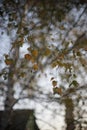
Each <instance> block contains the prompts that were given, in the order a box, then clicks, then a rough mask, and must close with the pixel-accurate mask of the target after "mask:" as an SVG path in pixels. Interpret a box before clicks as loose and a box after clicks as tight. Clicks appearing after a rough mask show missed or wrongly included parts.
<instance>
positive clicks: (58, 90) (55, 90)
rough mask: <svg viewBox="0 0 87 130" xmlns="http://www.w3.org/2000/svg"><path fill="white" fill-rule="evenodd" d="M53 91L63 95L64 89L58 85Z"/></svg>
mask: <svg viewBox="0 0 87 130" xmlns="http://www.w3.org/2000/svg"><path fill="white" fill-rule="evenodd" d="M53 92H54V94H59V95H61V94H62V89H61V88H58V87H54V88H53Z"/></svg>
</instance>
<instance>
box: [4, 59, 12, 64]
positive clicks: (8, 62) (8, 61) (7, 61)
mask: <svg viewBox="0 0 87 130" xmlns="http://www.w3.org/2000/svg"><path fill="white" fill-rule="evenodd" d="M5 63H6V65H11V64H12V63H13V60H12V59H5Z"/></svg>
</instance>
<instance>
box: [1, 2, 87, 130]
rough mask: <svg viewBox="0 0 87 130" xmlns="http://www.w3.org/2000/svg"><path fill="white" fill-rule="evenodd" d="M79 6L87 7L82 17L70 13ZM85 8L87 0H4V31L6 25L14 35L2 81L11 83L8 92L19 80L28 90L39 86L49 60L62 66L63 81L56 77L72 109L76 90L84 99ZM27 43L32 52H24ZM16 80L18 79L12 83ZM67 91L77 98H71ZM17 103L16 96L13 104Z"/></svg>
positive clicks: (86, 61) (55, 85) (86, 67)
mask: <svg viewBox="0 0 87 130" xmlns="http://www.w3.org/2000/svg"><path fill="white" fill-rule="evenodd" d="M73 8H74V9H75V10H77V11H79V10H80V9H81V8H82V9H83V10H82V11H80V15H79V16H78V18H77V20H76V19H75V17H76V16H74V14H72V13H70V12H72V11H73ZM69 13H70V15H69ZM84 14H85V15H86V14H87V1H86V0H84V1H82V0H80V1H79V0H74V1H73V0H61V1H60V0H44V1H42V0H38V1H37V0H31V1H29V0H2V2H1V3H0V20H1V25H0V27H1V29H2V33H1V34H2V35H4V33H3V30H4V31H5V32H6V33H7V35H8V36H9V37H10V39H11V46H10V51H9V54H5V55H4V56H3V57H4V62H5V67H4V68H3V69H2V70H1V72H0V76H1V81H3V80H2V79H3V78H4V80H6V83H7V87H8V86H9V85H10V86H11V87H8V91H7V92H8V94H7V96H8V95H9V94H10V95H11V97H12V96H13V91H12V90H11V89H13V86H14V83H16V82H18V83H19V84H20V86H21V87H22V90H23V91H24V90H25V89H31V88H32V91H33V90H35V89H36V88H35V86H34V79H35V78H36V74H37V73H38V72H39V73H42V72H44V70H45V68H46V67H48V66H49V68H51V69H54V68H57V69H58V70H59V73H58V75H59V76H60V79H61V84H58V83H57V82H58V81H57V80H56V79H55V77H52V78H51V82H52V86H53V93H54V94H58V95H59V96H60V98H61V99H63V98H64V99H65V100H63V101H64V104H65V106H66V108H67V110H68V108H69V107H70V109H71V107H72V105H73V100H74V99H73V95H75V96H76V98H77V97H78V96H77V95H79V98H78V99H79V100H80V99H82V97H81V96H80V94H78V90H80V88H79V87H80V84H79V83H78V80H77V79H78V77H79V75H80V76H81V78H82V80H84V77H85V74H84V75H83V73H84V72H85V73H87V54H86V51H87V44H86V43H87V37H86V33H87V32H86V31H87V30H85V29H82V26H84V27H86V24H87V23H86V22H87V21H85V22H84V19H83V20H81V18H82V17H85V15H84ZM86 16H87V15H86ZM78 26H79V29H78ZM78 30H80V31H78ZM14 31H15V34H14ZM70 33H71V34H70ZM72 37H73V38H72ZM24 45H26V46H27V49H26V50H25V51H27V52H26V53H25V54H23V56H22V53H21V48H22V47H24ZM10 80H12V82H11V84H8V82H9V81H10ZM3 82H4V81H3ZM32 82H33V83H32ZM83 83H84V81H83ZM35 85H36V81H35ZM66 85H67V86H66ZM26 86H27V87H26ZM36 86H37V85H36ZM61 86H62V87H61ZM9 89H10V91H9ZM23 91H22V92H21V93H20V94H23ZM29 91H30V90H29ZM38 91H39V90H38ZM31 95H32V92H31V91H30V92H29V96H31ZM66 96H70V97H72V98H71V99H66ZM76 98H75V99H76ZM69 100H70V101H69ZM67 102H68V103H67ZM70 102H71V104H70ZM14 104H15V102H13V101H12V104H11V107H13V105H14ZM67 104H68V107H67ZM70 109H69V111H70ZM73 111H74V110H71V113H73ZM72 115H73V114H72ZM66 118H67V117H66ZM67 130H68V129H67Z"/></svg>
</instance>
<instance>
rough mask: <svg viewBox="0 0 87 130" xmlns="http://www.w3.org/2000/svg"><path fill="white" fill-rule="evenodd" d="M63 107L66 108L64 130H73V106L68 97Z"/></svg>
mask: <svg viewBox="0 0 87 130" xmlns="http://www.w3.org/2000/svg"><path fill="white" fill-rule="evenodd" d="M64 103H65V107H66V111H65V112H66V114H65V122H66V125H67V126H66V130H74V129H75V124H74V115H73V111H74V104H73V100H72V98H70V97H67V98H66V99H65V100H64Z"/></svg>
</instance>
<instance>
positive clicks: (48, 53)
mask: <svg viewBox="0 0 87 130" xmlns="http://www.w3.org/2000/svg"><path fill="white" fill-rule="evenodd" d="M50 53H51V51H50V49H49V48H47V49H46V50H45V56H48V55H50Z"/></svg>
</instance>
